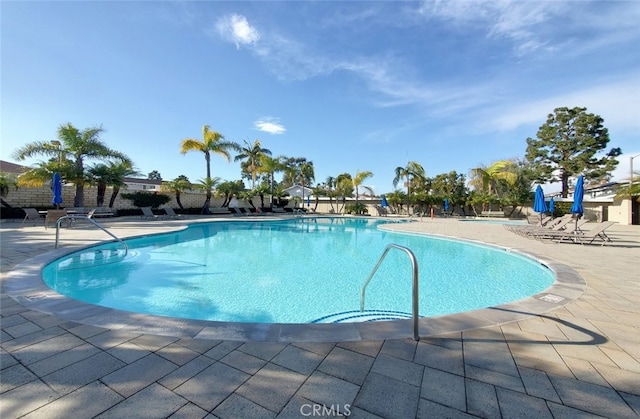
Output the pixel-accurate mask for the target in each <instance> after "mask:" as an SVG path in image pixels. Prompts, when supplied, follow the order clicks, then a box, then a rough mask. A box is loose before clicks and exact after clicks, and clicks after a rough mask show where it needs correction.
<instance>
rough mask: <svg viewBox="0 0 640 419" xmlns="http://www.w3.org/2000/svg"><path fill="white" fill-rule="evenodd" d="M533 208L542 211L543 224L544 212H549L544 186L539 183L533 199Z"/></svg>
mask: <svg viewBox="0 0 640 419" xmlns="http://www.w3.org/2000/svg"><path fill="white" fill-rule="evenodd" d="M533 210H534V211H535V212H539V213H540V224H542V213H544V212H547V203H546V202H545V200H544V192H543V191H542V186H540V185H538V187H537V188H536V194H535V196H534V199H533Z"/></svg>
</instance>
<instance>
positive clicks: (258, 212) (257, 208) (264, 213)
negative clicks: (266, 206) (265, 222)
mask: <svg viewBox="0 0 640 419" xmlns="http://www.w3.org/2000/svg"><path fill="white" fill-rule="evenodd" d="M254 215H267V213H266V212H264V211H262V208H260V207H256V212H255V213H254Z"/></svg>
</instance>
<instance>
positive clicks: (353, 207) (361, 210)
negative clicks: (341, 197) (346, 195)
mask: <svg viewBox="0 0 640 419" xmlns="http://www.w3.org/2000/svg"><path fill="white" fill-rule="evenodd" d="M344 212H345V214H355V215H363V214H368V213H369V210H368V209H367V206H366V205H365V204H360V203H358V204H349V205H347V206H345V207H344Z"/></svg>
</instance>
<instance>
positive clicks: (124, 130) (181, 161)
mask: <svg viewBox="0 0 640 419" xmlns="http://www.w3.org/2000/svg"><path fill="white" fill-rule="evenodd" d="M0 7H1V9H0V13H1V24H2V25H1V26H2V29H1V31H2V32H1V41H2V45H1V46H2V48H1V54H2V57H1V58H2V74H1V89H2V90H1V96H2V97H1V99H2V103H1V105H2V116H1V118H2V119H1V128H0V129H1V136H2V142H1V149H0V159H2V160H8V161H15V160H14V159H12V158H11V154H12V153H13V152H14V151H15V149H17V148H18V147H20V146H22V145H24V144H26V143H28V142H32V141H36V140H53V139H55V133H56V129H57V127H58V126H59V125H61V124H63V123H66V122H71V123H72V124H73V125H74V126H76V127H78V128H87V127H92V126H96V125H102V127H103V128H104V129H105V133H104V134H103V135H102V137H101V138H102V140H103V141H104V142H105V143H106V144H107V145H109V146H110V147H112V148H115V149H117V150H119V151H122V152H124V153H126V154H127V155H129V156H130V157H131V158H132V159H133V160H134V162H135V165H136V168H137V169H138V170H139V171H140V172H142V173H143V174H145V175H146V174H147V173H149V172H151V171H152V170H158V171H159V172H160V173H161V174H162V176H163V178H164V179H167V180H169V179H173V178H175V177H177V176H178V175H186V176H188V177H189V179H190V180H192V181H197V180H199V179H202V178H203V177H204V176H205V162H204V157H203V156H202V154H201V153H190V154H187V155H184V156H183V155H181V154H180V153H179V145H180V141H181V140H182V139H184V138H187V137H192V138H202V126H203V125H204V124H208V125H210V126H211V129H214V130H216V131H218V132H220V133H222V134H223V135H224V136H225V137H226V139H228V140H232V141H236V142H239V143H242V142H243V141H244V140H247V141H249V142H253V141H254V140H255V139H259V140H260V141H261V142H262V145H263V147H266V148H269V149H270V150H271V151H272V152H273V154H274V156H277V155H286V156H289V157H306V158H307V159H308V160H310V161H313V163H314V166H315V173H316V182H323V181H324V180H325V179H326V178H327V176H336V175H338V174H340V173H345V172H347V173H351V174H355V172H356V171H364V170H368V171H371V172H373V173H374V176H373V177H371V178H369V179H368V180H367V181H365V184H367V185H369V186H371V187H373V188H374V190H375V191H376V193H378V194H381V193H386V192H390V191H392V190H393V189H394V188H393V185H392V180H393V177H394V170H395V168H396V167H398V166H405V165H406V163H407V162H408V161H410V160H413V161H417V162H419V163H420V164H422V165H423V166H424V168H425V170H426V172H427V175H429V176H435V175H437V174H440V173H446V172H449V171H451V170H456V171H457V172H459V173H464V174H468V172H469V170H470V169H471V168H473V167H478V166H480V165H489V164H491V163H492V162H493V161H496V160H500V159H506V158H512V157H517V158H522V157H523V156H524V154H525V149H526V138H527V137H535V135H536V132H537V130H538V127H539V126H540V125H541V124H543V123H544V122H545V120H546V117H547V114H549V113H551V112H553V109H554V108H556V107H561V106H567V107H573V106H584V107H587V109H588V111H589V112H592V113H596V114H599V115H600V116H602V117H603V118H604V121H605V123H604V124H605V126H606V127H607V128H608V129H609V133H610V136H611V142H610V143H609V148H610V147H621V148H622V150H623V153H624V154H623V156H621V158H620V161H621V163H620V165H619V168H618V170H616V172H615V173H614V175H615V178H616V179H618V180H623V179H624V178H626V177H628V171H629V157H630V156H632V155H636V154H640V140H639V137H638V132H640V106H639V98H640V49H639V48H638V45H640V29H639V26H638V22H640V2H635V1H618V2H615V1H598V2H588V1H569V2H562V1H548V2H547V1H518V2H509V1H489V2H484V1H473V2H472V1H435V2H433V1H425V2H413V1H395V2H391V1H389V2H385V1H374V2H364V1H317V2H302V1H273V2H272V1H255V2H245V1H234V2H213V1H196V2H187V1H172V2H159V1H137V2H133V1H117V2H107V1H85V2H79V1H69V2H58V1H46V2H35V1H2V3H0ZM37 161H38V160H37V159H36V160H31V161H27V162H26V163H27V164H32V163H35V162H37ZM634 163H635V166H636V167H638V168H640V158H638V159H636V160H635V161H634ZM212 175H213V176H218V177H220V178H222V179H224V180H235V179H239V177H240V167H239V163H233V162H232V163H227V162H226V161H225V160H224V159H223V158H222V157H218V156H214V157H213V158H212ZM247 185H248V183H247ZM399 187H401V185H399ZM556 188H557V189H559V185H558V186H556Z"/></svg>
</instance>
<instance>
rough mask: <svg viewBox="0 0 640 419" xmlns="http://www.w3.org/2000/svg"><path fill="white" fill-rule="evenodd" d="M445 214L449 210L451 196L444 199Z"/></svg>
mask: <svg viewBox="0 0 640 419" xmlns="http://www.w3.org/2000/svg"><path fill="white" fill-rule="evenodd" d="M442 208H443V209H444V212H445V214H446V213H448V212H449V198H445V199H444V204H443V205H442Z"/></svg>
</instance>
